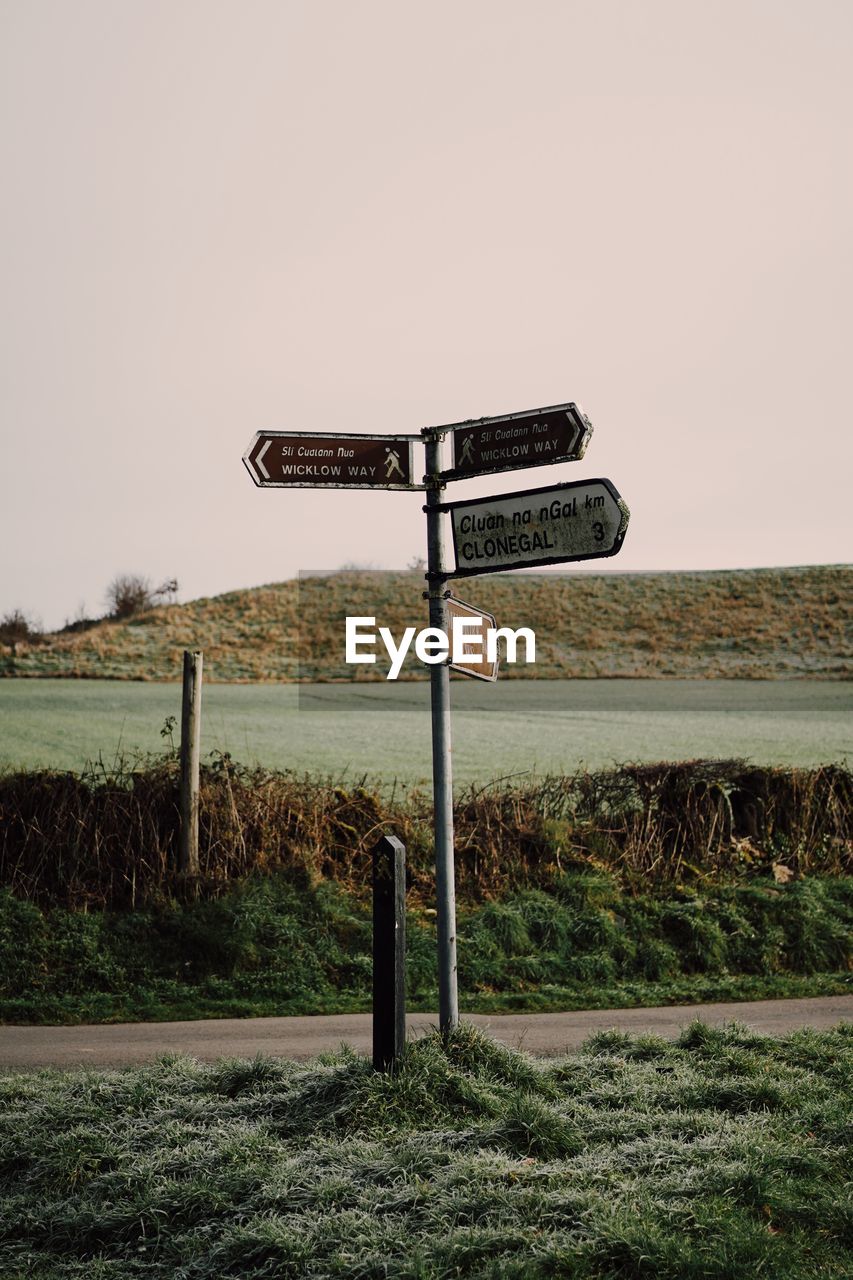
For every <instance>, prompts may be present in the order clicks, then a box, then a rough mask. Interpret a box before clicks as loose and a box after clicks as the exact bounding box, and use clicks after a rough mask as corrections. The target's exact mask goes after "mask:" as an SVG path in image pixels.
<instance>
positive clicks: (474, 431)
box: [439, 402, 592, 480]
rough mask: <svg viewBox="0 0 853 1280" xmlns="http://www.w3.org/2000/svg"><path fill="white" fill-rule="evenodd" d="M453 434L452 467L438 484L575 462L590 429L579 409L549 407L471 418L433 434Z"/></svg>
mask: <svg viewBox="0 0 853 1280" xmlns="http://www.w3.org/2000/svg"><path fill="white" fill-rule="evenodd" d="M439 430H441V431H451V432H452V433H453V436H452V439H453V467H452V469H451V470H450V471H444V472H442V479H444V480H464V479H465V478H466V477H467V476H485V475H491V474H492V473H494V472H497V471H517V470H519V469H521V468H522V467H544V466H547V465H548V464H549V463H552V462H577V461H578V459H579V458H582V457H583V455H584V451H585V449H586V446H587V444H588V442H589V438H590V436H591V435H592V423H591V422H590V420H589V418H588V417H587V416H586V414H585V413H584V411H583V409H581V407H580V405H577V404H574V403H573V402H569V403H568V404H554V405H550V406H549V407H548V408H547V409H526V410H525V411H524V412H523V413H506V414H504V415H503V416H502V417H498V418H477V419H475V420H473V421H470V422H456V423H453V424H452V425H451V426H447V427H441V428H439Z"/></svg>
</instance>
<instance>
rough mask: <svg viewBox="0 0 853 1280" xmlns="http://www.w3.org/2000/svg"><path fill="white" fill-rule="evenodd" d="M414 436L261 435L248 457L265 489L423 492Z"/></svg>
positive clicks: (251, 469) (245, 458)
mask: <svg viewBox="0 0 853 1280" xmlns="http://www.w3.org/2000/svg"><path fill="white" fill-rule="evenodd" d="M413 439H420V437H412V436H362V435H352V434H346V433H341V432H331V433H325V432H324V433H322V434H320V435H316V434H309V433H308V432H305V431H259V432H258V433H257V435H255V436H254V437H253V439H252V442H251V444H250V445H249V447H248V449H247V450H246V452H245V453H244V455H243V461H244V462H245V464H246V468H247V470H248V472H249V475H250V476H251V477H252V479H253V480H254V482H255V484H256V485H258V487H259V488H261V489H420V488H422V487H423V486H422V485H419V484H413V482H412V476H413V474H414V467H413V464H412V440H413Z"/></svg>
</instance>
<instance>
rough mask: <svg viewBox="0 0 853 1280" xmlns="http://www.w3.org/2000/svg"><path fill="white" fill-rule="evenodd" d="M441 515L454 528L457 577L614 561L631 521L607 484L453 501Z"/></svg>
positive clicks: (595, 482) (580, 483)
mask: <svg viewBox="0 0 853 1280" xmlns="http://www.w3.org/2000/svg"><path fill="white" fill-rule="evenodd" d="M443 510H445V511H449V512H450V515H451V520H452V525H453V545H454V548H455V551H456V570H455V572H454V573H452V574H451V575H450V576H451V577H453V578H464V577H467V576H468V575H469V574H477V573H501V572H503V571H504V570H505V569H533V568H536V567H537V566H538V565H545V564H565V563H567V562H569V561H572V560H597V559H598V558H599V557H601V556H615V555H616V553H617V551H619V549H620V548H621V546H622V542H623V540H624V538H625V530H626V529H627V528H628V518H629V516H630V512H629V510H628V508H627V506H626V505H625V503H624V502H623V500H622V498H621V497H620V495H619V494H618V493H617V491H616V489H615V488H614V487H613V485H612V484H611V483H610V481H609V480H579V481H576V482H575V483H574V484H557V485H550V486H548V487H547V488H545V489H526V490H524V491H523V492H521V493H503V494H500V495H498V496H497V497H494V498H477V499H474V500H472V501H470V502H450V503H448V504H447V505H446V506H445V507H444V508H443Z"/></svg>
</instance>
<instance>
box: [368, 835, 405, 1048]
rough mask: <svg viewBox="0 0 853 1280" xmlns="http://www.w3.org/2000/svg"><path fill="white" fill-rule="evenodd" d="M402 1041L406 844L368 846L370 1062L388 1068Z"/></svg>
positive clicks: (392, 841) (386, 840) (388, 841)
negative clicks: (370, 864)
mask: <svg viewBox="0 0 853 1280" xmlns="http://www.w3.org/2000/svg"><path fill="white" fill-rule="evenodd" d="M405 1044H406V847H405V845H404V844H403V843H402V841H401V840H398V839H397V837H396V836H383V837H382V839H381V840H380V841H379V842H378V844H377V845H376V846H375V847H374V850H373V1065H374V1067H375V1069H376V1070H377V1071H393V1069H394V1066H395V1065H396V1061H397V1058H398V1057H399V1056H400V1054H401V1053H402V1052H403V1049H404V1047H405Z"/></svg>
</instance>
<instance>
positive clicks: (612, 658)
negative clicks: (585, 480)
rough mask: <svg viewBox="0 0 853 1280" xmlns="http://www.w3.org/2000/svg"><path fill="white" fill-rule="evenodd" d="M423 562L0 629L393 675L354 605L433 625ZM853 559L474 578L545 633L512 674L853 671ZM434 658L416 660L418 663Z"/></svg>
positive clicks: (107, 659)
mask: <svg viewBox="0 0 853 1280" xmlns="http://www.w3.org/2000/svg"><path fill="white" fill-rule="evenodd" d="M423 586H424V582H423V577H422V576H421V575H420V574H418V573H379V572H370V573H359V572H342V573H339V574H334V575H330V576H328V577H315V578H307V579H304V580H303V581H301V582H298V581H296V580H291V581H288V582H282V583H277V584H273V585H270V586H265V587H258V588H255V589H252V590H246V591H234V592H230V593H229V594H227V595H222V596H217V597H215V598H213V599H206V600H195V601H192V602H190V603H188V604H182V605H170V606H163V607H160V608H155V609H150V610H149V611H148V612H146V613H142V614H139V615H136V616H135V617H134V618H132V619H130V620H127V621H105V622H103V623H100V624H99V625H97V626H95V627H92V628H91V629H88V630H85V631H81V632H77V633H62V634H57V635H52V636H49V637H46V641H45V642H43V643H40V644H38V645H30V644H28V643H27V642H25V641H24V642H19V643H7V644H3V643H0V674H5V675H8V676H81V677H93V678H103V677H113V678H122V679H132V680H150V679H163V680H169V679H177V678H178V677H179V674H180V668H181V653H182V651H183V649H185V648H202V649H204V650H205V673H206V676H207V678H208V679H213V680H218V681H235V682H245V681H264V680H275V681H290V680H350V679H353V678H356V679H359V680H363V679H383V678H384V675H385V672H386V670H387V665H383V663H382V662H378V663H377V664H376V666H375V667H364V666H363V667H357V668H353V667H351V666H347V665H346V663H345V662H344V618H345V617H346V615H347V614H364V615H368V616H375V617H377V618H378V619H379V621H380V623H382V624H383V625H387V626H389V627H391V628H392V630H393V631H394V633H395V634H399V633H400V632H401V631H402V629H403V627H405V626H408V625H415V626H423V625H425V623H426V619H425V606H424V603H423V600H422V599H421V592H422V589H423ZM850 586H851V570H850V568H849V567H847V566H825V567H815V568H803V569H756V570H743V571H720V572H708V573H698V572H697V573H647V574H600V573H594V572H586V571H585V572H579V573H573V574H559V575H557V574H548V575H536V574H512V575H509V574H508V575H501V574H496V575H494V576H490V577H486V578H481V579H474V580H471V581H465V582H463V583H460V584H459V594H460V595H461V596H462V597H463V598H465V599H470V600H472V601H474V602H475V603H477V604H478V605H481V606H482V607H483V608H486V609H489V610H491V611H492V612H493V613H495V614H496V616H497V618H498V621H499V623H500V624H501V625H505V626H514V627H519V626H530V625H533V626H534V627H535V629H536V633H537V643H538V652H537V662H536V665H535V666H533V667H527V666H525V665H522V664H519V665H517V666H515V667H505V675H506V676H508V677H531V676H533V677H540V678H563V679H565V678H568V677H583V678H588V677H596V676H608V677H609V676H617V677H630V676H645V677H658V678H659V677H667V676H668V677H672V676H678V677H710V678H712V677H727V678H728V677H750V678H761V679H766V678H768V677H791V676H811V677H815V676H816V677H822V678H828V679H832V678H834V679H841V678H849V677H850V675H851V672H853V664H851V657H850V655H851V652H853V608H851V599H853V595H851V590H850ZM422 673H423V668H421V667H420V666H418V665H416V664H415V663H413V662H412V660H411V659H408V660H407V663H406V666H405V667H404V675H408V676H417V675H420V674H422Z"/></svg>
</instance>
